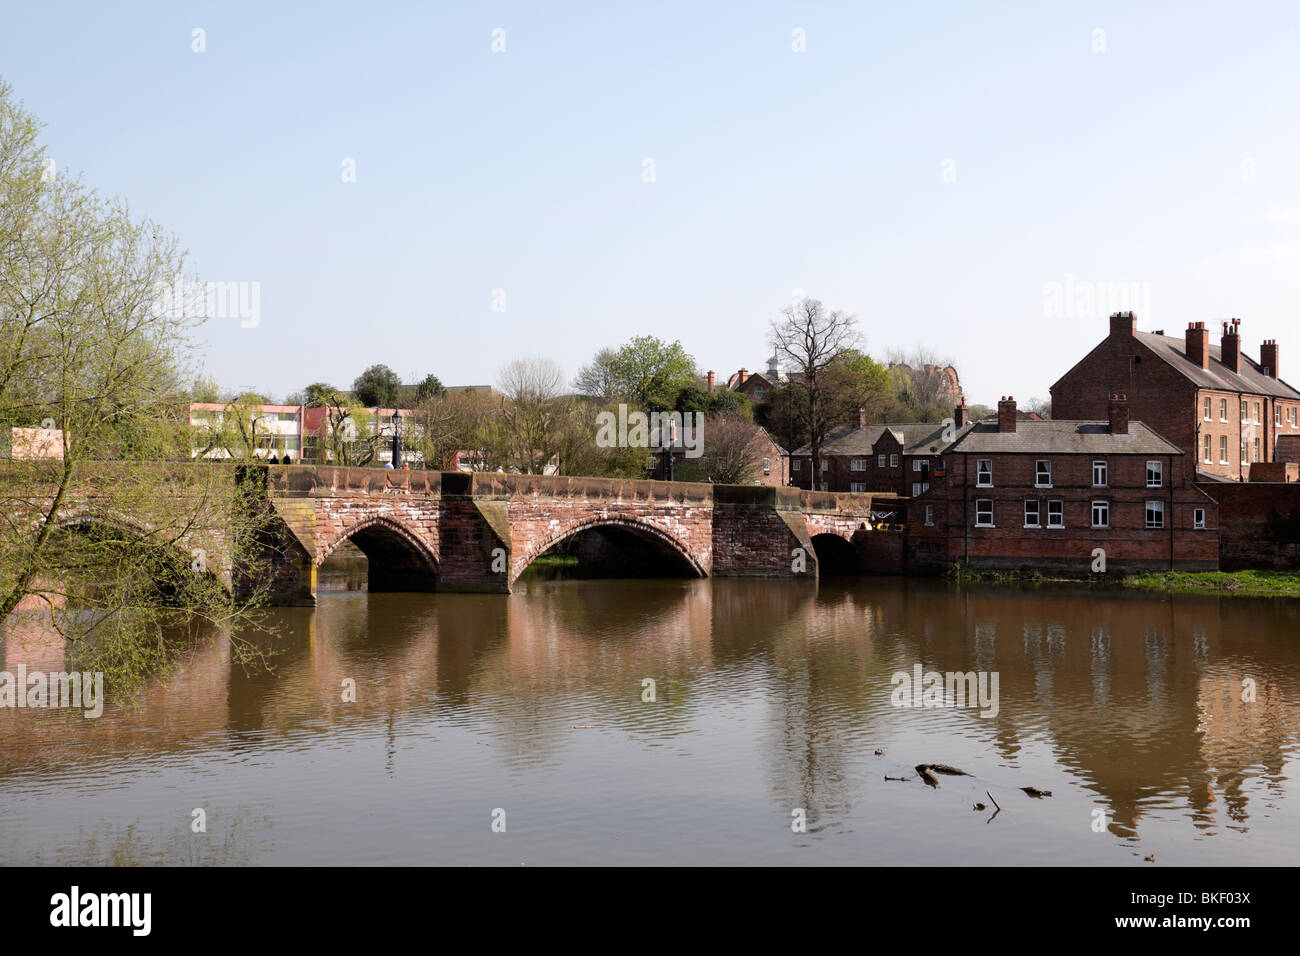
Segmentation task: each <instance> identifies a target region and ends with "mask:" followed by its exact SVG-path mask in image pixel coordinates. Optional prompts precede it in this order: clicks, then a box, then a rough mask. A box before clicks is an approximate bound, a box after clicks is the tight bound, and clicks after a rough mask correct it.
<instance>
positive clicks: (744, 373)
mask: <svg viewBox="0 0 1300 956" xmlns="http://www.w3.org/2000/svg"><path fill="white" fill-rule="evenodd" d="M747 378H749V371H748V369H743V368H742V369H741V370H740V377H739V378H738V379H737V380H736V388H740V386H742V385H744V384H745V379H747Z"/></svg>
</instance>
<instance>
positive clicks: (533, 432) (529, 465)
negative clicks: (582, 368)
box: [499, 358, 564, 475]
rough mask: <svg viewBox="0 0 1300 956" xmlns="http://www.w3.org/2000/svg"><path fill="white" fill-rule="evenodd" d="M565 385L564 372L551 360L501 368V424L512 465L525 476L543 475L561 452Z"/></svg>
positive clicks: (520, 361) (532, 360) (519, 361)
mask: <svg viewBox="0 0 1300 956" xmlns="http://www.w3.org/2000/svg"><path fill="white" fill-rule="evenodd" d="M563 384H564V372H563V371H562V370H561V369H560V367H559V366H558V365H556V364H555V363H554V362H552V361H551V360H550V359H545V358H519V359H515V360H513V361H511V362H507V363H506V364H505V365H504V366H502V368H501V373H500V381H499V385H500V387H501V392H502V394H503V395H504V396H505V401H504V402H503V403H502V406H501V407H502V415H501V424H502V427H503V428H504V430H505V437H506V441H507V442H508V443H509V446H510V460H511V464H512V466H513V468H514V469H516V470H518V471H520V472H522V473H523V474H526V475H540V474H543V473H544V472H545V470H546V467H547V466H548V465H549V464H550V462H551V460H552V459H553V458H554V457H555V455H556V453H557V446H558V443H559V413H560V406H559V402H558V401H557V399H558V398H559V395H560V389H561V387H562V386H563Z"/></svg>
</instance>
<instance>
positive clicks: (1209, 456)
mask: <svg viewBox="0 0 1300 956" xmlns="http://www.w3.org/2000/svg"><path fill="white" fill-rule="evenodd" d="M1202 460H1203V461H1204V462H1205V464H1207V465H1208V464H1210V463H1211V462H1212V461H1214V436H1212V435H1206V436H1205V455H1204V457H1203V459H1202Z"/></svg>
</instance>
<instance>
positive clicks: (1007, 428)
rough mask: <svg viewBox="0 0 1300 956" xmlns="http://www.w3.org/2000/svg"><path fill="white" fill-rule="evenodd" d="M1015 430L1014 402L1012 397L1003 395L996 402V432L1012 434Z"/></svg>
mask: <svg viewBox="0 0 1300 956" xmlns="http://www.w3.org/2000/svg"><path fill="white" fill-rule="evenodd" d="M1015 430H1016V400H1015V397H1014V396H1011V395H1003V396H1002V400H1001V401H1000V402H998V431H1000V432H1013V431H1015Z"/></svg>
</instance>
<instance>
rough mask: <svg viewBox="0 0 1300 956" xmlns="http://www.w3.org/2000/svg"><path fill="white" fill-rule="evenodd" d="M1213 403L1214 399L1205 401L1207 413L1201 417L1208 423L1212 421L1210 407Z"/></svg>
mask: <svg viewBox="0 0 1300 956" xmlns="http://www.w3.org/2000/svg"><path fill="white" fill-rule="evenodd" d="M1211 402H1212V399H1210V398H1206V399H1205V411H1204V412H1202V414H1201V417H1202V418H1204V419H1205V420H1206V421H1207V422H1208V421H1209V420H1210V405H1211Z"/></svg>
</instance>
